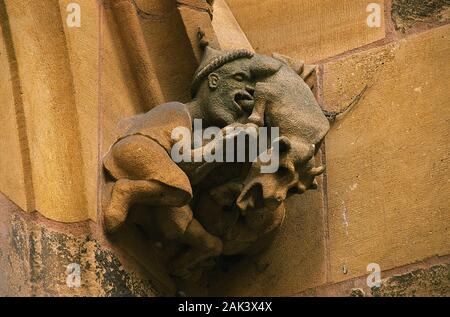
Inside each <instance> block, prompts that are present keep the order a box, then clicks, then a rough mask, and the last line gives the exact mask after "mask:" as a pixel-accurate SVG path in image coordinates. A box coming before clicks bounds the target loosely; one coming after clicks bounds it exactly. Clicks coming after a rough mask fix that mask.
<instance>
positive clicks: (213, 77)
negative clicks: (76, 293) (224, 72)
mask: <svg viewBox="0 0 450 317" xmlns="http://www.w3.org/2000/svg"><path fill="white" fill-rule="evenodd" d="M219 79H220V77H219V75H217V74H216V73H211V74H209V76H208V86H209V88H210V89H212V90H214V89H216V88H217V86H218V84H219Z"/></svg>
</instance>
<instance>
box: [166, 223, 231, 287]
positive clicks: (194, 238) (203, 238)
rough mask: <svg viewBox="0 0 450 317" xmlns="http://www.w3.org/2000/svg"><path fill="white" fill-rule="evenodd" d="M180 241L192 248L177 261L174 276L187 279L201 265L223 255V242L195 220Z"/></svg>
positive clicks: (173, 266) (173, 265) (173, 270)
mask: <svg viewBox="0 0 450 317" xmlns="http://www.w3.org/2000/svg"><path fill="white" fill-rule="evenodd" d="M180 240H181V241H182V242H184V243H186V244H188V245H190V246H191V248H190V249H189V250H187V251H186V252H185V253H183V254H182V255H180V256H179V257H178V258H177V259H175V261H174V263H173V264H172V267H171V274H173V275H174V276H178V277H181V278H186V277H188V276H189V275H190V273H191V271H192V270H193V269H195V268H196V267H197V266H198V265H199V264H201V263H202V262H205V261H206V260H208V259H209V258H212V257H215V256H218V255H220V254H221V253H222V241H221V240H220V239H219V238H217V237H215V236H213V235H211V234H210V233H208V232H207V231H206V230H205V229H204V228H203V226H202V225H201V224H200V223H199V222H198V221H197V220H195V219H193V220H192V222H191V223H190V224H189V226H188V228H187V229H186V231H185V232H184V234H183V235H182V236H181V237H180Z"/></svg>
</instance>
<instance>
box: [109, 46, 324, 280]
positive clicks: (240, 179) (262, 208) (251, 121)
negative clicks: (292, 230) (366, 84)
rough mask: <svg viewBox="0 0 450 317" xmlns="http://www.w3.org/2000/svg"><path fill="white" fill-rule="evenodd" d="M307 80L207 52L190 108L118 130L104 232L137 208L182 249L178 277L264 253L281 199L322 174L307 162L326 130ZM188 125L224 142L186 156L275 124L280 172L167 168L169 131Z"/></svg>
mask: <svg viewBox="0 0 450 317" xmlns="http://www.w3.org/2000/svg"><path fill="white" fill-rule="evenodd" d="M306 75H308V72H307V71H305V70H304V67H303V64H299V65H295V63H293V61H291V60H290V59H288V58H286V57H283V56H280V55H274V57H267V56H263V55H259V54H255V53H253V52H251V51H248V50H234V51H230V52H223V51H219V50H215V49H213V48H211V47H206V48H205V54H204V58H203V61H202V63H201V65H200V66H199V68H198V70H197V72H196V74H195V77H194V80H193V85H192V97H193V100H192V101H191V102H189V103H187V104H182V103H178V102H170V103H166V104H163V105H159V106H157V107H155V108H153V109H152V110H150V111H149V112H147V113H145V114H140V115H137V116H135V117H132V118H128V119H125V120H124V121H123V122H122V123H121V127H122V133H121V135H120V137H119V138H118V140H117V141H116V142H115V143H114V144H113V145H112V147H111V149H110V151H109V152H108V153H107V155H106V156H105V158H104V161H103V162H104V167H105V170H106V172H107V173H108V175H109V177H110V178H111V179H112V180H113V181H114V185H113V186H112V190H111V196H110V197H111V198H110V200H109V202H108V205H107V206H106V208H105V212H104V219H105V227H106V230H107V231H108V232H109V233H114V232H115V231H117V230H118V229H119V228H120V227H121V226H122V225H123V224H124V223H125V220H126V218H127V216H128V213H129V210H130V207H131V206H132V205H134V204H136V203H140V204H144V205H145V206H147V207H146V208H147V210H146V213H148V219H149V220H150V221H151V222H152V223H153V224H154V225H155V226H156V227H158V228H159V230H160V231H161V232H162V233H163V234H164V236H165V238H166V239H170V240H176V241H179V242H180V243H182V244H184V245H187V246H188V248H187V250H185V251H183V253H182V254H178V255H177V257H176V258H175V259H174V260H173V261H172V262H171V268H170V272H171V274H172V275H174V276H177V277H188V276H190V275H191V274H192V273H193V272H194V271H199V270H200V271H201V270H202V268H203V267H205V266H206V265H209V264H210V262H211V260H212V259H214V258H215V257H217V256H219V255H221V254H223V255H234V254H249V253H253V252H257V251H258V250H260V249H261V248H263V247H264V246H265V245H266V244H267V243H268V242H269V241H270V239H271V237H272V236H273V234H274V233H275V232H276V230H277V229H278V228H279V227H280V225H281V224H282V222H283V219H284V216H285V207H284V203H283V202H284V200H285V199H286V198H287V197H288V196H289V195H290V194H294V193H303V192H305V191H306V190H308V189H314V188H315V187H316V184H315V182H314V178H315V177H316V176H317V175H320V174H321V173H323V171H324V168H323V167H321V166H320V167H315V163H314V155H315V154H316V153H317V151H318V150H319V148H320V145H321V142H322V141H323V139H324V137H325V135H326V133H327V131H328V129H329V124H328V121H327V119H326V117H325V116H324V114H323V113H322V111H321V109H320V107H319V106H318V104H317V102H316V100H315V98H314V96H313V94H312V92H311V90H310V87H309V86H308V85H307V84H306V83H305V81H304V78H302V77H305V76H306ZM194 119H201V120H202V124H203V128H207V127H212V126H215V127H218V128H220V129H222V131H224V138H223V139H221V138H216V139H213V140H212V141H210V142H207V143H204V144H201V146H200V147H197V148H195V147H193V148H192V149H190V153H189V154H188V155H189V156H192V157H194V156H195V153H196V152H199V151H205V150H208V151H215V149H216V148H219V147H220V146H223V142H224V140H228V139H231V138H237V137H238V135H239V134H233V133H228V131H229V128H230V127H234V128H236V127H240V128H242V129H246V128H254V127H258V126H259V127H278V128H279V131H280V137H278V138H277V139H276V140H275V143H276V145H277V146H278V148H279V149H280V154H279V160H280V167H279V168H278V170H277V171H276V172H274V173H261V169H260V167H261V165H262V163H261V161H260V160H259V159H258V158H257V159H256V160H250V159H248V160H244V161H243V162H233V163H230V162H206V161H204V160H202V161H195V160H194V161H193V162H179V163H175V162H174V160H173V159H172V157H171V150H172V148H173V146H174V145H175V144H176V142H177V141H179V140H176V139H174V138H172V136H173V135H172V132H173V130H174V129H176V128H180V127H182V128H185V129H188V130H189V131H191V132H192V129H193V120H194ZM273 146H274V144H269V146H268V148H267V151H271V149H272V148H273ZM146 217H147V216H146Z"/></svg>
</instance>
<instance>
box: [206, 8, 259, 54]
mask: <svg viewBox="0 0 450 317" xmlns="http://www.w3.org/2000/svg"><path fill="white" fill-rule="evenodd" d="M212 26H213V28H214V32H215V33H216V36H217V40H218V42H219V45H220V48H221V49H222V50H231V49H240V48H246V49H249V50H253V47H252V46H251V44H250V42H249V41H248V39H247V36H246V35H245V34H244V32H243V31H242V29H241V27H240V26H239V23H238V22H237V21H236V18H235V17H234V15H233V13H232V12H231V10H230V8H229V7H228V5H227V3H226V2H225V0H216V1H214V19H213V20H212Z"/></svg>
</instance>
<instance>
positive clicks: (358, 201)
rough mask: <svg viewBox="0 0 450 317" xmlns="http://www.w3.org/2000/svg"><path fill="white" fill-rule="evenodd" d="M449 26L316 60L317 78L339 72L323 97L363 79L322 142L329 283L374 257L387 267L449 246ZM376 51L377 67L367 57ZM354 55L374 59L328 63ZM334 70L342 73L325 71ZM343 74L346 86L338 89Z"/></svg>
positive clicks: (358, 270)
mask: <svg viewBox="0 0 450 317" xmlns="http://www.w3.org/2000/svg"><path fill="white" fill-rule="evenodd" d="M449 30H450V26H444V27H440V28H436V29H433V30H431V31H429V32H425V33H422V34H420V35H417V36H411V37H408V38H406V39H404V40H402V41H400V42H399V43H398V47H396V49H395V50H394V51H392V50H391V48H389V46H388V47H386V48H384V49H381V50H379V49H375V50H370V51H367V52H365V53H361V55H358V56H357V57H356V58H355V57H349V59H348V60H347V58H345V59H344V60H342V61H337V62H332V63H330V64H327V65H325V67H324V70H325V81H327V80H329V78H336V77H340V76H342V78H343V80H342V81H340V82H339V81H338V85H334V84H333V83H325V85H324V86H325V87H326V88H325V89H326V90H327V91H326V92H325V94H324V95H325V100H324V104H325V105H328V104H329V103H333V99H331V100H330V96H338V95H339V94H340V91H342V90H344V91H358V90H359V87H360V86H359V87H358V88H355V87H356V84H355V83H357V82H358V80H359V81H361V84H358V85H366V83H367V85H368V88H367V91H366V92H365V94H364V96H362V98H360V100H359V103H357V104H356V105H354V106H353V108H352V110H350V111H349V112H348V113H347V114H346V115H345V116H343V117H342V118H341V119H340V120H338V121H337V122H336V123H335V125H334V127H333V128H332V130H331V131H330V133H329V135H328V137H327V142H326V143H327V144H326V159H327V167H328V168H327V171H328V172H327V180H328V188H327V199H328V206H329V215H328V223H329V231H330V236H329V239H330V240H329V247H330V261H331V278H332V281H342V280H345V279H349V278H352V277H355V276H361V275H364V274H366V267H367V265H368V264H369V263H372V262H374V263H378V264H380V266H381V269H382V270H386V269H389V268H393V267H397V266H401V265H405V264H408V263H413V262H415V261H418V260H421V259H424V258H427V257H431V256H434V255H445V254H448V253H449V251H450V232H449V230H448V225H449V223H450V218H449V217H450V212H449V204H448V195H445V194H444V193H446V192H449V191H450V182H449V180H448V175H449V173H450V170H449V168H450V164H449V153H450V147H449V143H448V139H449V137H450V124H449V123H450V107H449V92H448V87H449V85H450V73H449V72H448V70H447V69H448V67H447V65H448V60H449V57H450V55H449V52H450V46H449V45H450V41H449V34H450V33H449ZM372 54H375V57H374V56H372ZM380 54H381V55H380ZM377 56H378V57H377ZM380 56H381V58H380ZM383 56H385V57H384V58H385V60H386V62H385V63H384V65H382V63H383V62H381V65H379V64H380V63H377V64H378V65H377V64H375V65H374V60H377V59H378V58H380V60H381V61H382V60H383ZM354 61H357V63H356V65H359V64H361V65H363V64H364V62H363V61H366V62H367V63H368V64H372V66H367V65H366V66H361V69H364V70H362V71H357V72H354V69H353V68H350V67H349V68H347V69H345V68H339V67H338V66H337V65H333V64H334V63H339V64H338V65H353V63H354ZM337 68H339V69H340V70H339V72H340V74H341V75H332V74H330V72H331V70H334V71H336V70H337ZM370 70H372V71H373V74H371V73H370V72H371V71H370ZM353 72H354V73H355V78H354V79H353V75H352V73H353ZM367 72H369V73H370V74H368V75H367V76H366V74H367ZM357 75H358V76H360V77H359V79H358V78H356V76H357ZM368 77H370V78H372V79H369V80H368V79H367V78H368ZM347 78H350V79H351V80H349V81H348V82H349V84H350V88H342V89H341V88H339V85H340V84H342V85H343V86H345V83H346V79H347ZM347 94H348V95H349V96H350V95H351V94H352V93H347ZM344 97H345V96H344ZM335 107H339V104H338V105H337V106H335Z"/></svg>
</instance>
